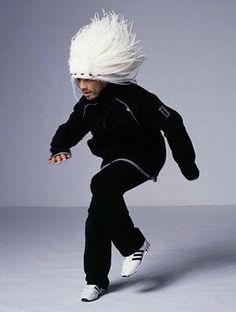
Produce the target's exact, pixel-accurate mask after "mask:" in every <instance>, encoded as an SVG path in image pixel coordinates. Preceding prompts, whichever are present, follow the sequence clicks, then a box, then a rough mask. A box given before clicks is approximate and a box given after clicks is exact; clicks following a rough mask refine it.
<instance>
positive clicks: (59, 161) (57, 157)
mask: <svg viewBox="0 0 236 312" xmlns="http://www.w3.org/2000/svg"><path fill="white" fill-rule="evenodd" d="M56 163H57V164H60V163H61V156H60V155H57V156H56Z"/></svg>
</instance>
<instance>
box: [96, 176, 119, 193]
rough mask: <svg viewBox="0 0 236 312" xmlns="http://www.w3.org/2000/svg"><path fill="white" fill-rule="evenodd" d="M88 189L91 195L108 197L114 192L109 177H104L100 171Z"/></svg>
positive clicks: (114, 189) (113, 186)
mask: <svg viewBox="0 0 236 312" xmlns="http://www.w3.org/2000/svg"><path fill="white" fill-rule="evenodd" d="M90 189H91V192H92V194H95V195H96V194H100V195H109V194H112V193H114V192H116V187H115V185H114V183H113V181H112V180H111V179H109V177H106V176H105V175H104V174H103V172H102V171H100V172H99V173H97V174H96V175H95V176H94V177H93V178H92V180H91V183H90Z"/></svg>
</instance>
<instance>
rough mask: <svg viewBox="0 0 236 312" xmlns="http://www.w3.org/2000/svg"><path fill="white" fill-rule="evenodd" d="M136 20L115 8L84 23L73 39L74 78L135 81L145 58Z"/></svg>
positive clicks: (71, 53) (70, 61) (72, 61)
mask: <svg viewBox="0 0 236 312" xmlns="http://www.w3.org/2000/svg"><path fill="white" fill-rule="evenodd" d="M138 43H139V41H137V40H136V34H135V33H132V23H129V22H128V21H127V20H125V19H124V16H123V15H120V14H115V12H114V11H112V12H108V13H106V12H105V11H104V10H103V16H102V17H101V18H100V17H99V14H98V13H96V14H95V16H94V18H92V19H91V23H90V24H88V25H85V26H83V27H82V28H81V29H80V30H79V31H78V33H77V34H75V36H74V37H73V38H72V40H71V46H70V57H69V70H70V74H71V77H72V79H75V78H81V79H93V80H103V81H107V82H111V83H115V84H125V83H130V82H135V77H136V75H137V72H138V69H139V67H140V65H141V64H142V63H143V61H144V60H145V54H144V53H143V52H142V48H141V47H138Z"/></svg>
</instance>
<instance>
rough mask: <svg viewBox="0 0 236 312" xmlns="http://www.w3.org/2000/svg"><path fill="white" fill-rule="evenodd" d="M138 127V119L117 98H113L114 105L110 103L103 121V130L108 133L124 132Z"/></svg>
mask: <svg viewBox="0 0 236 312" xmlns="http://www.w3.org/2000/svg"><path fill="white" fill-rule="evenodd" d="M139 125H140V124H139V121H138V119H137V118H136V116H135V115H134V113H133V112H132V110H131V109H130V108H129V106H128V105H127V104H126V103H125V102H124V101H122V100H120V99H118V98H115V101H114V103H112V105H111V107H110V109H109V110H108V111H107V112H106V114H105V115H104V119H103V128H104V130H108V131H112V130H113V131H120V132H124V131H127V130H131V129H134V128H136V127H137V126H139Z"/></svg>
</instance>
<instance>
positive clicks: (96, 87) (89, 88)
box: [75, 78, 106, 100]
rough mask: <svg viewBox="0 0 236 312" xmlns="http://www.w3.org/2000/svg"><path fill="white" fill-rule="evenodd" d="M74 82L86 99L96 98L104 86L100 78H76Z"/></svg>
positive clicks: (104, 83)
mask: <svg viewBox="0 0 236 312" xmlns="http://www.w3.org/2000/svg"><path fill="white" fill-rule="evenodd" d="M75 83H76V85H77V86H78V87H79V88H80V90H81V91H82V93H83V95H84V96H85V97H86V98H87V99H88V100H93V99H96V97H98V96H99V94H100V92H101V91H102V90H103V89H104V88H105V86H106V82H105V81H101V80H89V79H80V78H76V79H75Z"/></svg>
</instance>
